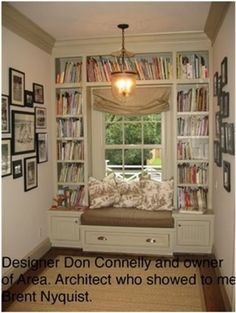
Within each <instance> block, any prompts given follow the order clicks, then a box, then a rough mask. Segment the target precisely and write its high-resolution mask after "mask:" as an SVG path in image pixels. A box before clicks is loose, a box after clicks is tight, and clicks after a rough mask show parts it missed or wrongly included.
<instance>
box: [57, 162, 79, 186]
mask: <svg viewBox="0 0 236 313" xmlns="http://www.w3.org/2000/svg"><path fill="white" fill-rule="evenodd" d="M58 167H59V168H58V170H59V171H58V173H59V175H58V176H59V183H82V182H83V181H84V166H83V165H81V164H75V163H72V164H60V165H58Z"/></svg>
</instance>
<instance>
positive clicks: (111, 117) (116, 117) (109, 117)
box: [105, 113, 123, 123]
mask: <svg viewBox="0 0 236 313" xmlns="http://www.w3.org/2000/svg"><path fill="white" fill-rule="evenodd" d="M122 119H123V117H122V115H114V114H111V113H105V122H106V123H111V122H120V121H122Z"/></svg>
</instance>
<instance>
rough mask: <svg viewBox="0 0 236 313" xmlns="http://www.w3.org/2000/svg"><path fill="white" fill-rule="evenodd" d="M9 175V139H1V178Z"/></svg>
mask: <svg viewBox="0 0 236 313" xmlns="http://www.w3.org/2000/svg"><path fill="white" fill-rule="evenodd" d="M8 175H11V138H6V139H5V138H4V139H2V177H4V176H8Z"/></svg>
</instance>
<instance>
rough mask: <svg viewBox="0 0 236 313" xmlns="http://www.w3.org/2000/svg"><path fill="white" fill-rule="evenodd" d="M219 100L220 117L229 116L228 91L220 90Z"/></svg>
mask: <svg viewBox="0 0 236 313" xmlns="http://www.w3.org/2000/svg"><path fill="white" fill-rule="evenodd" d="M220 97H221V98H222V100H221V102H220V114H221V116H222V117H228V116H229V92H222V94H221V96H220Z"/></svg>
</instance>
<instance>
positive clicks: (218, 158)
mask: <svg viewBox="0 0 236 313" xmlns="http://www.w3.org/2000/svg"><path fill="white" fill-rule="evenodd" d="M214 161H215V163H216V165H217V166H219V167H221V163H222V159H221V149H220V142H219V141H218V140H214Z"/></svg>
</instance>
